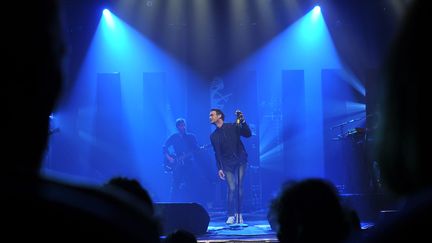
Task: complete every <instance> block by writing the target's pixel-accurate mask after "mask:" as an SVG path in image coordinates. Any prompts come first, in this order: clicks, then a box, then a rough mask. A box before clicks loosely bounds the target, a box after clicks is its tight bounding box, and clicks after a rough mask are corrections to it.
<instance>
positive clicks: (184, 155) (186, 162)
mask: <svg viewBox="0 0 432 243" xmlns="http://www.w3.org/2000/svg"><path fill="white" fill-rule="evenodd" d="M176 127H177V132H176V133H174V134H172V135H171V136H170V137H169V138H168V139H167V140H166V142H165V144H164V145H163V147H162V151H163V155H164V159H165V169H166V170H168V171H171V172H172V184H171V189H170V197H171V201H190V197H189V195H188V193H190V192H191V191H192V190H191V185H192V183H191V181H190V180H191V179H192V178H194V176H193V174H194V173H193V169H194V164H195V158H194V153H195V152H196V151H198V150H199V147H198V143H197V140H196V137H195V135H194V134H192V133H189V132H187V130H186V120H185V119H184V118H178V119H177V120H176Z"/></svg>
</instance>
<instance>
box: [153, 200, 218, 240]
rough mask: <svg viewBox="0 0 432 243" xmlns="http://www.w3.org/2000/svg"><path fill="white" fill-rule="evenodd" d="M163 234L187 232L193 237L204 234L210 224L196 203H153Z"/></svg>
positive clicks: (208, 218) (205, 214)
mask: <svg viewBox="0 0 432 243" xmlns="http://www.w3.org/2000/svg"><path fill="white" fill-rule="evenodd" d="M155 210H156V214H157V216H158V217H159V218H160V220H161V224H162V230H163V234H164V235H167V234H169V233H171V232H173V231H175V230H178V229H182V230H187V231H189V232H191V233H193V234H195V235H200V234H205V233H206V232H207V228H208V225H209V222H210V216H209V214H208V213H207V211H206V210H205V209H204V208H203V207H202V206H201V205H200V204H197V203H155Z"/></svg>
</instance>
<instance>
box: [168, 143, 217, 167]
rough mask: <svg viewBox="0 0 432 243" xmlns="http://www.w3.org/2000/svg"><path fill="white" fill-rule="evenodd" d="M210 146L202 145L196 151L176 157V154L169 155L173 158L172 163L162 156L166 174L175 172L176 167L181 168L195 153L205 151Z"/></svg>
mask: <svg viewBox="0 0 432 243" xmlns="http://www.w3.org/2000/svg"><path fill="white" fill-rule="evenodd" d="M210 146H211V144H206V145H202V146H200V147H198V150H194V151H191V152H187V153H183V154H180V155H176V154H170V156H171V157H173V158H174V160H173V161H169V160H168V159H167V158H166V156H164V162H163V167H164V170H165V172H166V173H171V172H173V171H174V170H176V169H177V168H178V167H181V166H183V165H184V163H185V160H187V159H189V158H191V157H193V156H194V155H195V153H196V152H198V151H201V150H204V149H207V148H209V147H210Z"/></svg>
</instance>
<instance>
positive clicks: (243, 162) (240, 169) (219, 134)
mask: <svg viewBox="0 0 432 243" xmlns="http://www.w3.org/2000/svg"><path fill="white" fill-rule="evenodd" d="M235 114H236V116H237V119H236V122H235V123H224V119H225V115H224V113H223V112H222V111H221V110H219V109H211V111H210V116H209V119H210V123H212V124H214V125H215V126H216V129H215V130H214V131H213V133H212V134H211V135H210V141H211V144H212V145H213V149H214V152H215V157H216V166H217V168H218V175H219V178H220V179H222V180H225V181H226V182H227V187H228V190H227V193H228V195H227V196H228V198H227V201H228V209H227V216H228V219H227V221H226V223H227V224H235V223H237V224H243V216H242V213H241V203H242V197H243V178H244V175H245V172H246V168H247V157H248V155H247V153H246V150H245V148H244V145H243V143H242V141H241V140H240V136H243V137H250V136H251V135H252V133H251V130H250V128H249V126H248V124H247V123H246V120H245V119H244V116H243V113H242V112H241V111H239V110H237V111H236V113H235Z"/></svg>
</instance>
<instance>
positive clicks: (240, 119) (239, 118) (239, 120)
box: [235, 109, 245, 124]
mask: <svg viewBox="0 0 432 243" xmlns="http://www.w3.org/2000/svg"><path fill="white" fill-rule="evenodd" d="M235 114H236V116H237V119H236V123H237V124H240V123H244V122H245V119H244V116H243V113H242V112H241V111H240V110H238V109H237V110H236V112H235Z"/></svg>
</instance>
